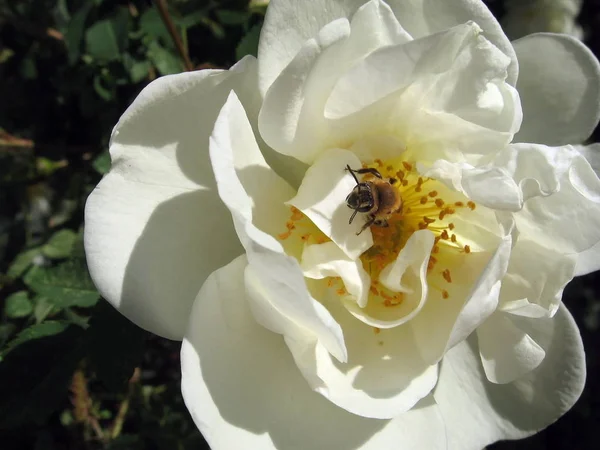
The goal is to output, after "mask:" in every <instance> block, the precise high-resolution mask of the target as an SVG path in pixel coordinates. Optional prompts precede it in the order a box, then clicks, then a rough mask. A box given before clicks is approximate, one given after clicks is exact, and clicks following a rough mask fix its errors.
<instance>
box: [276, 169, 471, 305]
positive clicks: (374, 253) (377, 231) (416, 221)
mask: <svg viewBox="0 0 600 450" xmlns="http://www.w3.org/2000/svg"><path fill="white" fill-rule="evenodd" d="M369 167H371V168H375V169H377V170H378V171H379V172H380V174H381V175H382V177H383V178H384V179H389V178H393V179H395V180H396V182H395V183H394V184H393V186H394V188H395V189H396V190H397V193H398V195H399V196H400V197H401V198H402V207H401V208H400V210H399V211H397V212H396V213H394V214H392V215H391V216H390V217H388V218H387V223H388V225H389V226H387V227H381V226H376V225H372V226H371V227H370V230H371V234H372V236H373V246H372V247H371V248H369V249H368V250H367V251H366V252H364V253H363V254H362V255H361V256H360V259H361V262H362V265H363V267H364V269H365V270H366V271H367V273H368V274H369V275H370V277H371V286H370V289H369V302H371V301H373V302H381V303H382V304H383V305H384V306H385V307H396V306H398V305H400V304H402V302H403V300H404V294H403V293H401V292H394V291H391V290H389V289H387V288H386V287H385V286H383V284H382V283H381V282H380V281H379V277H380V274H381V271H382V270H383V269H384V268H385V267H386V266H388V265H389V264H391V263H393V262H394V261H395V260H396V258H397V257H398V254H399V253H400V251H401V250H402V249H403V248H404V246H405V245H406V243H407V241H408V239H409V238H410V236H411V235H412V234H413V233H414V232H415V231H417V230H425V229H427V230H430V231H431V232H433V233H434V235H435V238H434V245H433V248H432V250H431V254H430V256H429V261H428V264H427V277H428V285H429V286H430V287H431V288H433V289H436V290H437V291H439V292H440V295H441V297H442V298H443V299H447V298H449V297H450V292H449V290H450V285H451V284H452V282H453V277H452V273H451V271H450V268H449V267H446V266H445V264H444V260H445V259H446V256H447V254H448V253H447V252H448V251H452V252H458V253H462V254H465V255H467V254H469V253H471V247H470V246H469V245H466V244H462V243H461V238H460V233H459V232H458V231H457V227H456V225H455V224H454V223H453V222H452V220H451V219H452V217H453V216H454V215H455V214H457V211H459V210H471V211H472V210H474V209H475V208H476V205H475V203H473V202H472V201H464V202H463V201H454V202H448V201H447V199H444V198H442V196H441V195H440V192H443V191H444V189H445V188H444V187H443V185H441V183H440V182H439V181H436V180H433V179H431V178H424V177H422V176H421V175H419V173H418V172H417V171H416V170H415V167H414V164H412V163H411V162H409V161H401V160H400V161H398V160H394V161H389V162H384V161H382V160H380V159H375V160H374V162H373V163H372V164H368V165H367V164H363V168H369ZM371 178H373V175H371V174H367V175H365V176H364V177H363V180H364V181H366V180H369V179H371ZM290 212H291V213H290V216H289V219H288V220H287V221H286V224H285V227H286V231H284V232H282V233H280V234H278V235H277V237H278V239H279V240H281V241H282V242H283V241H286V242H290V241H294V242H296V243H299V244H300V245H301V247H303V246H304V245H307V244H308V245H312V244H323V243H325V242H328V241H329V240H330V239H329V238H328V237H327V236H326V235H325V234H323V233H322V232H321V231H320V230H319V229H318V228H317V227H316V226H315V224H314V223H313V222H312V221H311V220H310V219H308V217H306V216H305V215H304V214H303V213H302V212H301V211H300V210H298V209H297V208H295V207H293V206H292V207H290ZM365 220H366V218H365ZM295 256H296V257H297V258H300V257H301V253H299V254H297V255H295ZM327 286H328V287H329V288H331V289H334V290H335V293H336V294H337V295H339V296H344V295H349V294H348V291H347V290H346V288H345V287H344V283H343V281H342V279H341V278H340V277H329V278H328V279H327Z"/></svg>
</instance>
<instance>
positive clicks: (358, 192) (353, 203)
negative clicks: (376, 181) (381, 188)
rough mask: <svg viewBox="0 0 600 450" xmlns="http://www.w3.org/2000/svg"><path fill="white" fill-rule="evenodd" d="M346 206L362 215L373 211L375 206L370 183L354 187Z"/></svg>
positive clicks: (347, 198)
mask: <svg viewBox="0 0 600 450" xmlns="http://www.w3.org/2000/svg"><path fill="white" fill-rule="evenodd" d="M346 205H348V208H350V209H353V210H355V211H357V212H361V213H366V212H369V211H371V209H373V206H374V205H375V200H374V199H373V192H372V191H371V186H370V185H369V184H368V183H358V184H357V185H356V186H354V189H352V192H350V194H348V197H346Z"/></svg>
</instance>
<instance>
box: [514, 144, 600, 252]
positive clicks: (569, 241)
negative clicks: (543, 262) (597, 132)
mask: <svg viewBox="0 0 600 450" xmlns="http://www.w3.org/2000/svg"><path fill="white" fill-rule="evenodd" d="M521 147H522V148H525V147H529V148H527V151H529V152H532V153H534V152H538V153H539V146H536V145H533V144H526V145H525V144H524V145H523V146H521ZM544 152H545V153H549V154H551V155H553V156H551V157H550V158H548V161H543V159H542V158H535V162H534V164H535V163H537V165H538V167H539V168H540V169H542V168H544V167H545V168H547V169H548V170H547V173H546V174H545V175H543V174H542V175H541V176H540V178H541V177H544V176H545V177H546V178H547V179H550V181H552V183H556V185H555V186H556V187H557V188H558V190H557V192H555V193H553V194H552V195H549V196H547V197H533V198H530V199H529V200H528V201H526V202H525V205H524V206H523V209H522V210H521V211H519V212H518V213H516V214H515V219H516V221H517V227H518V229H519V232H520V233H521V234H522V235H523V237H525V238H527V239H530V240H533V241H535V242H538V243H539V244H540V245H542V246H547V247H549V248H552V249H554V250H555V251H557V252H559V253H564V254H570V253H580V252H582V251H584V250H587V249H589V248H590V247H592V246H594V245H596V244H597V243H598V241H600V228H599V227H597V226H596V225H595V224H597V223H600V180H599V179H598V177H597V176H596V174H595V173H594V171H593V169H592V168H591V167H590V165H589V163H588V162H587V161H586V159H585V158H584V157H583V156H581V155H580V154H579V153H578V152H577V151H576V150H574V149H573V148H572V147H571V146H566V147H555V148H552V147H545V149H544ZM553 164H555V165H556V167H554V168H553V167H552V165H553ZM553 169H555V170H556V172H555V174H554V177H556V180H555V181H553V177H552V176H548V175H549V174H552V173H553V172H552V170H553ZM534 173H535V172H534ZM552 183H550V184H548V186H551V185H552ZM536 189H537V187H536ZM540 230H543V232H540Z"/></svg>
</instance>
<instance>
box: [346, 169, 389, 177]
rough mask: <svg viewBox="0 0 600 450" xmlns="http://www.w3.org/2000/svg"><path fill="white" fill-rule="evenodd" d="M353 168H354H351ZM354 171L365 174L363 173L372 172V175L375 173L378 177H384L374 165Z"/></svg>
mask: <svg viewBox="0 0 600 450" xmlns="http://www.w3.org/2000/svg"><path fill="white" fill-rule="evenodd" d="M351 170H352V169H351ZM352 172H356V173H360V174H363V173H370V174H371V175H375V176H376V177H377V178H383V177H382V176H381V174H380V173H379V170H377V169H374V168H372V167H367V168H365V169H358V170H352Z"/></svg>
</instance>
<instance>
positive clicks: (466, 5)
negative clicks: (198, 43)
mask: <svg viewBox="0 0 600 450" xmlns="http://www.w3.org/2000/svg"><path fill="white" fill-rule="evenodd" d="M365 3H367V2H366V1H365V0H348V1H344V2H339V1H335V0H319V1H311V2H297V1H293V0H275V1H272V2H271V3H270V5H269V9H268V10H267V16H266V18H265V24H264V26H263V31H262V35H261V40H260V45H259V51H258V53H259V61H260V67H259V78H260V88H261V92H263V93H265V92H266V91H267V90H268V88H269V87H270V86H271V84H272V83H273V81H274V80H275V79H276V78H277V77H278V76H279V74H280V73H281V72H282V71H283V70H284V68H285V67H286V66H287V65H288V64H289V62H290V61H291V60H292V59H293V58H294V56H295V55H296V54H297V53H298V52H299V50H300V48H301V47H302V45H303V44H304V43H305V42H306V41H307V40H308V39H310V38H314V37H316V36H317V34H318V32H319V30H320V29H321V28H323V27H324V26H325V25H326V24H328V23H329V22H331V21H333V20H335V19H339V18H347V19H349V18H351V17H352V16H353V14H354V12H355V11H356V10H357V9H358V8H359V7H360V6H362V5H363V4H365ZM387 4H388V5H389V6H390V7H391V9H392V11H393V12H394V14H395V16H396V18H397V19H398V20H399V21H400V24H401V25H402V27H403V28H404V29H406V30H407V31H408V33H410V35H411V36H412V37H413V38H419V37H423V36H427V35H429V34H433V33H436V32H438V31H442V30H445V29H448V28H451V27H453V26H455V25H459V24H462V23H465V22H468V21H470V20H472V21H475V22H477V23H478V24H479V26H481V27H482V28H483V30H484V32H485V35H486V37H487V39H489V40H490V41H491V42H492V43H494V45H496V46H497V47H498V48H499V49H500V50H501V51H502V52H503V53H504V54H505V55H508V56H509V57H510V58H511V61H512V63H511V65H510V67H509V80H508V81H509V82H510V83H512V84H514V82H515V81H516V79H517V72H518V69H517V61H516V57H515V55H514V50H513V48H512V46H511V44H510V42H509V40H508V39H507V38H506V36H505V35H504V32H503V31H502V28H501V27H500V24H499V23H498V22H497V21H496V19H495V18H494V16H493V15H492V14H491V13H490V11H489V10H488V9H487V7H486V6H485V5H484V4H483V3H482V2H481V1H478V0H458V1H453V2H448V1H447V0H427V1H425V0H412V1H406V0H389V1H388V2H387Z"/></svg>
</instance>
